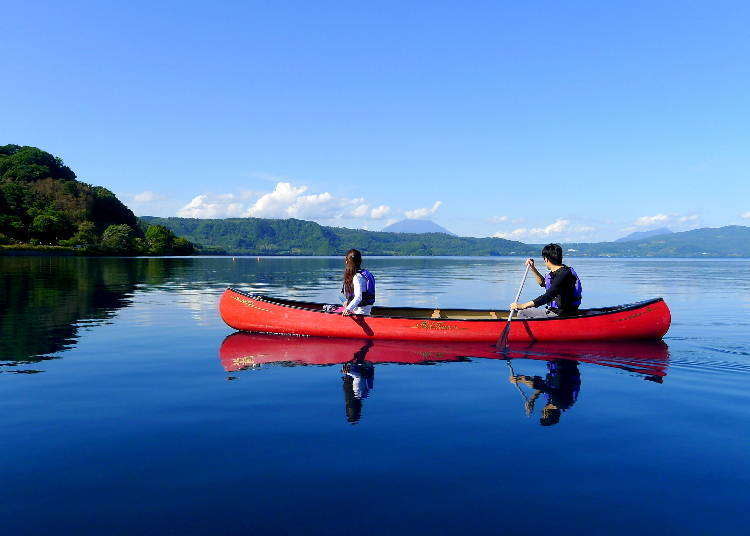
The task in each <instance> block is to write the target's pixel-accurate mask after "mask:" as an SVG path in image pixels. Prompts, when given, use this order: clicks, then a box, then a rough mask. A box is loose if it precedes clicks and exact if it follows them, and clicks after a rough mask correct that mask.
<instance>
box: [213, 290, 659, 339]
mask: <svg viewBox="0 0 750 536" xmlns="http://www.w3.org/2000/svg"><path fill="white" fill-rule="evenodd" d="M309 305H310V304H304V303H300V304H299V306H295V305H289V302H286V303H277V302H275V301H274V300H273V299H272V298H266V297H263V296H254V295H250V294H246V293H244V292H240V291H238V290H236V289H231V288H229V289H227V290H226V291H225V292H224V294H222V296H221V299H220V300H219V312H220V314H221V317H222V319H223V320H224V322H226V324H227V325H229V326H230V327H232V328H234V329H237V330H240V331H251V332H262V333H282V334H289V335H310V336H318V337H344V338H356V339H362V338H365V339H390V340H412V341H451V342H495V341H496V340H497V338H498V336H499V334H500V332H501V331H502V328H503V326H504V321H502V320H449V319H419V318H386V317H362V316H348V317H345V316H341V315H340V314H330V313H324V312H322V311H321V310H319V309H317V310H315V309H314V308H310V307H309ZM670 323H671V316H670V312H669V308H668V307H667V304H666V303H665V302H664V300H662V299H656V300H650V301H647V302H642V303H638V304H633V305H629V306H624V307H622V308H619V309H615V310H612V311H608V312H603V313H596V314H591V315H588V316H580V317H569V318H544V319H532V320H513V321H512V322H511V329H510V333H509V337H508V340H509V341H510V342H535V341H617V340H644V339H661V338H662V337H663V336H664V334H665V333H666V332H667V330H668V329H669V325H670Z"/></svg>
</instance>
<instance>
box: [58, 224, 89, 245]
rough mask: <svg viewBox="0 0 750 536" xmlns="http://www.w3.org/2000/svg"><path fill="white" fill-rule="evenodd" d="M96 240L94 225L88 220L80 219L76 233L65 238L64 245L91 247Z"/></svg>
mask: <svg viewBox="0 0 750 536" xmlns="http://www.w3.org/2000/svg"><path fill="white" fill-rule="evenodd" d="M96 242H97V236H96V225H94V224H93V222H90V221H82V222H81V223H79V224H78V230H77V231H76V233H75V234H74V235H73V236H72V237H70V238H69V239H68V240H65V242H64V244H63V245H65V246H81V247H84V248H91V247H93V246H94V245H95V244H96Z"/></svg>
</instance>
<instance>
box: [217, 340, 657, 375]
mask: <svg viewBox="0 0 750 536" xmlns="http://www.w3.org/2000/svg"><path fill="white" fill-rule="evenodd" d="M477 358H479V359H514V360H516V359H533V360H543V361H550V360H553V359H567V360H573V361H579V362H583V363H591V364H594V365H601V366H606V367H615V368H619V369H623V370H626V371H628V372H634V373H637V374H642V375H646V376H649V377H650V378H651V379H654V378H662V377H664V376H666V374H667V365H668V363H669V348H668V346H667V345H666V343H664V342H663V341H618V342H602V341H595V342H535V343H512V344H511V345H510V347H509V349H508V351H507V352H502V353H501V352H498V351H497V349H496V348H495V345H494V343H484V342H468V343H461V342H425V341H393V340H371V339H366V340H363V339H339V338H333V337H297V336H292V335H269V334H263V333H233V334H231V335H229V336H227V337H226V338H225V339H224V341H223V342H222V344H221V347H220V348H219V359H220V360H221V364H222V366H223V367H224V370H226V371H227V372H235V371H239V370H244V369H248V368H256V367H260V366H262V365H266V364H271V363H285V364H291V365H320V366H330V365H336V364H342V363H346V362H349V361H352V360H355V359H358V360H365V361H368V362H370V363H374V364H375V363H398V364H409V365H417V364H425V363H449V362H458V361H466V360H474V359H477ZM656 381H658V380H656Z"/></svg>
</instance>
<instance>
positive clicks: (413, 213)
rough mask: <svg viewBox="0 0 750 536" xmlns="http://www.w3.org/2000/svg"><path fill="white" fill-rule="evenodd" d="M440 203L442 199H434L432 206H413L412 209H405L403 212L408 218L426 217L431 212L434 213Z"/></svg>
mask: <svg viewBox="0 0 750 536" xmlns="http://www.w3.org/2000/svg"><path fill="white" fill-rule="evenodd" d="M442 204H443V202H442V201H435V204H434V205H432V208H415V209H414V210H407V211H406V212H405V213H404V214H406V217H407V218H409V219H410V220H418V219H421V218H426V217H427V216H430V215H431V214H435V212H437V209H439V208H440V205H442Z"/></svg>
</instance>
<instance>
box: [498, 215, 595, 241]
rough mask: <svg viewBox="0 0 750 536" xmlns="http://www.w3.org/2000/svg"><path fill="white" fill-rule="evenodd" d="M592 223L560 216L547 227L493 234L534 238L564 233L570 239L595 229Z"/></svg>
mask: <svg viewBox="0 0 750 536" xmlns="http://www.w3.org/2000/svg"><path fill="white" fill-rule="evenodd" d="M595 230H596V228H595V227H591V226H590V225H581V224H571V222H570V220H566V219H564V218H559V219H557V220H555V221H554V222H552V223H550V224H549V225H547V226H545V227H519V228H518V229H513V230H511V231H498V232H497V233H495V234H493V235H492V236H493V237H495V238H506V239H509V240H533V239H536V238H549V237H552V236H556V237H560V236H561V235H563V234H564V238H563V239H564V240H565V241H570V240H571V237H575V236H576V235H578V238H580V237H581V235H586V234H587V233H591V232H593V231H595Z"/></svg>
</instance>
